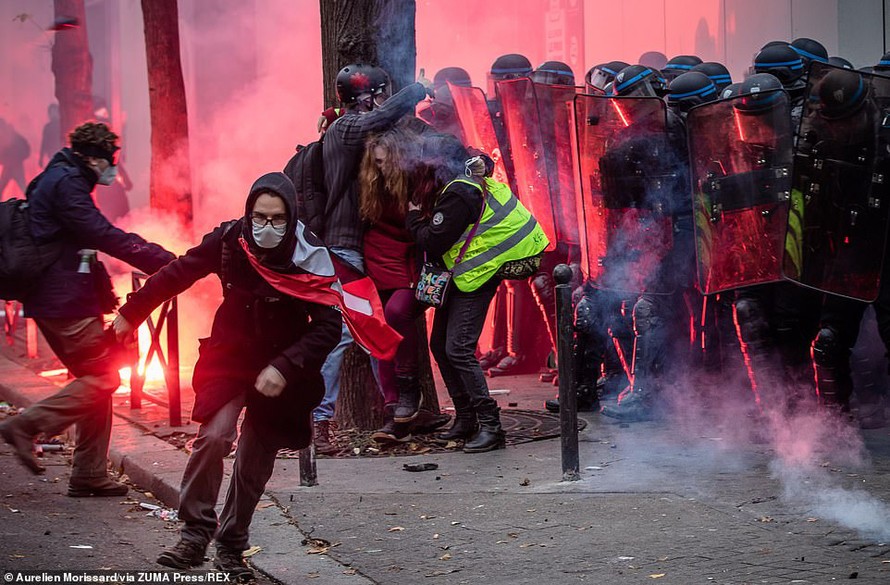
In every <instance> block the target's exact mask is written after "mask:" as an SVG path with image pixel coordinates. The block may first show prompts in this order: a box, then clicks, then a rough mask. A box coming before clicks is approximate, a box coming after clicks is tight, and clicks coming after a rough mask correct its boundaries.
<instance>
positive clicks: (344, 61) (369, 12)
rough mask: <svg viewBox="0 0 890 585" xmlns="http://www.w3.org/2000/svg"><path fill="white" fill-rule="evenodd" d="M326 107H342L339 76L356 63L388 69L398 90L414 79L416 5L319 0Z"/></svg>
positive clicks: (409, 0) (403, 0) (407, 0)
mask: <svg viewBox="0 0 890 585" xmlns="http://www.w3.org/2000/svg"><path fill="white" fill-rule="evenodd" d="M319 7H320V9H321V63H322V71H323V73H324V102H325V107H330V106H336V105H338V102H337V92H336V80H337V73H338V72H339V71H340V69H342V68H343V67H345V66H346V65H349V64H350V63H369V64H371V65H380V66H381V67H383V68H384V69H385V70H386V72H387V73H389V75H390V79H392V84H393V91H398V90H399V89H401V88H402V87H404V86H406V85H408V84H409V83H411V82H412V81H413V80H414V67H415V59H416V56H417V51H416V48H415V46H416V45H415V42H414V38H415V37H414V15H415V12H416V9H415V8H416V5H415V1H414V0H366V1H362V2H355V1H354V0H319Z"/></svg>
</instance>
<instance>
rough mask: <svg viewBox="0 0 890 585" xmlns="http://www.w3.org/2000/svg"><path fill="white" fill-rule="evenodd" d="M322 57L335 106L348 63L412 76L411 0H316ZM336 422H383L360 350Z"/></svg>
mask: <svg viewBox="0 0 890 585" xmlns="http://www.w3.org/2000/svg"><path fill="white" fill-rule="evenodd" d="M319 7H320V9H321V55H322V57H321V59H322V69H323V72H324V92H325V93H324V97H325V106H334V105H338V102H337V94H336V79H337V73H338V72H339V71H340V69H342V68H343V67H345V66H346V65H348V64H350V63H369V64H371V65H379V66H381V67H383V69H385V70H386V72H387V73H389V75H390V79H391V80H392V84H393V91H398V89H400V88H402V87H404V86H405V85H408V84H409V83H411V82H412V81H413V80H414V67H415V57H416V49H415V41H414V39H415V37H414V15H415V8H416V5H415V1H414V0H367V1H363V2H355V1H350V0H319ZM417 326H418V327H419V328H420V329H421V331H422V335H421V340H422V342H421V347H420V353H421V356H420V379H421V382H422V388H423V397H424V400H423V402H424V410H429V411H431V412H434V413H437V414H438V412H439V399H438V397H437V396H436V387H435V385H434V383H433V375H432V369H431V366H430V359H429V348H428V346H427V333H426V321H425V320H424V319H423V318H421V319H418V325H417ZM336 412H337V422H338V423H339V425H340V426H341V427H343V428H357V429H360V430H372V429H375V428H379V427H380V425H381V424H382V421H383V419H382V413H383V400H382V397H381V395H380V392H379V391H378V389H377V385H376V383H375V382H374V377H373V376H372V374H371V368H370V362H369V360H368V358H367V356H366V355H365V354H364V353H363V352H362V351H360V350H356V349H355V348H352V349H351V350H350V351H348V352H347V353H346V357H345V359H344V360H343V367H342V370H341V377H340V395H339V397H338V398H337V407H336Z"/></svg>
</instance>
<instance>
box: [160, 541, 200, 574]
mask: <svg viewBox="0 0 890 585" xmlns="http://www.w3.org/2000/svg"><path fill="white" fill-rule="evenodd" d="M206 552H207V545H206V544H201V543H199V542H190V541H188V540H182V539H180V540H179V542H177V543H176V544H175V545H174V546H173V548H171V549H170V550H165V551H164V552H162V553H161V554H159V555H158V560H157V563H158V564H159V565H164V566H165V567H170V568H172V569H191V568H192V567H200V566H201V565H203V564H204V555H205V554H206Z"/></svg>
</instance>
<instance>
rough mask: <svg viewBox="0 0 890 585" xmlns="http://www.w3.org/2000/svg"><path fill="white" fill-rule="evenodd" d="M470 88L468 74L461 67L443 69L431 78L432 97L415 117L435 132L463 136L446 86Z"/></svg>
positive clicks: (470, 83)
mask: <svg viewBox="0 0 890 585" xmlns="http://www.w3.org/2000/svg"><path fill="white" fill-rule="evenodd" d="M449 83H450V84H452V85H457V86H460V87H472V86H473V82H472V81H471V80H470V74H469V73H467V71H466V70H465V69H462V68H461V67H445V68H444V69H440V70H439V71H437V72H436V74H435V75H434V76H433V97H432V98H430V103H429V104H428V105H427V106H426V107H424V108H422V109H420V110H419V111H418V112H417V117H418V118H420V119H421V120H423V121H424V122H426V123H427V124H429V125H430V126H432V127H433V128H435V129H436V131H437V132H442V133H445V134H451V135H453V136H456V137H457V138H461V137H462V136H463V134H462V132H461V128H460V123H459V121H458V119H457V116H456V115H455V113H454V100H453V98H452V96H451V90H449V89H448V84H449Z"/></svg>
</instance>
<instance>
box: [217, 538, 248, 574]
mask: <svg viewBox="0 0 890 585" xmlns="http://www.w3.org/2000/svg"><path fill="white" fill-rule="evenodd" d="M241 553H242V551H240V550H235V549H233V548H229V547H227V546H222V545H220V544H217V545H216V558H215V559H214V560H213V567H214V568H215V569H217V570H218V571H224V572H226V573H228V574H229V576H230V577H231V578H232V580H234V581H236V582H238V583H244V582H245V581H252V580H253V579H254V578H255V575H254V573H253V569H251V568H250V567H248V566H247V562H246V561H245V560H244V556H243V555H242V554H241Z"/></svg>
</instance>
